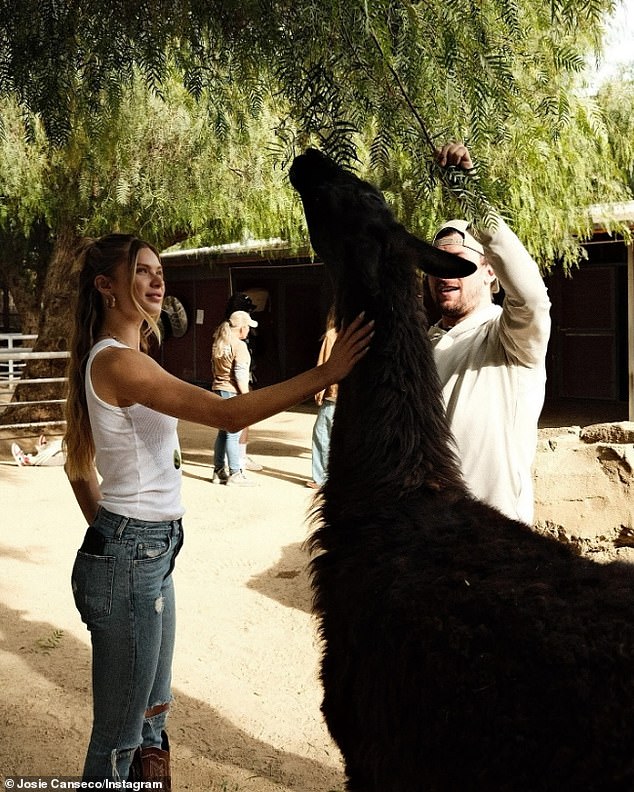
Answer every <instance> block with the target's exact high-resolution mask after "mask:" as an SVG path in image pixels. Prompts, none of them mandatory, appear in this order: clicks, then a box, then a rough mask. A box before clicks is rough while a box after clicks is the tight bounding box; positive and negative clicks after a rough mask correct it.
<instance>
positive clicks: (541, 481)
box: [0, 405, 634, 792]
mask: <svg viewBox="0 0 634 792" xmlns="http://www.w3.org/2000/svg"><path fill="white" fill-rule="evenodd" d="M582 406H584V405H582ZM585 408H586V406H584V409H585ZM601 417H602V418H604V419H607V418H608V417H609V418H611V420H618V419H619V418H622V417H623V416H622V415H619V414H613V415H610V416H608V415H606V416H601ZM592 418H593V419H594V421H596V420H598V419H599V414H598V413H596V414H593V415H592V416H590V415H588V416H586V415H585V414H582V413H579V414H578V415H577V414H574V415H573V414H570V413H568V414H567V415H565V416H562V415H560V414H558V413H557V411H554V412H553V411H552V410H551V412H550V413H549V414H546V413H545V414H544V415H543V416H542V425H543V426H544V425H545V426H566V425H570V424H571V423H578V424H581V425H584V424H586V423H591V422H593V420H592ZM313 422H314V411H313V410H311V408H309V407H302V408H299V409H297V410H295V411H291V412H287V413H283V414H282V415H280V416H277V417H275V418H272V419H270V420H268V421H264V422H262V423H261V424H258V425H257V426H256V427H253V428H252V430H251V441H250V444H249V453H250V455H251V456H253V457H254V458H255V459H256V460H257V461H259V462H260V463H261V464H262V465H264V470H263V471H262V472H260V473H252V474H250V476H251V478H252V479H253V480H254V481H255V482H257V485H258V486H256V487H253V488H250V489H246V488H245V489H243V488H227V487H221V486H214V485H211V484H210V478H211V467H210V463H211V458H212V454H211V449H212V447H213V441H214V438H215V432H214V431H213V430H210V429H203V428H200V427H196V426H194V425H191V424H181V427H180V435H181V443H182V447H183V456H184V460H185V464H184V480H183V497H184V502H185V505H186V507H187V513H186V515H185V545H184V548H183V552H182V553H181V554H180V556H179V559H178V563H177V567H176V571H175V573H174V576H175V583H176V593H177V608H178V634H177V647H176V657H175V663H174V695H175V703H174V706H173V710H172V714H171V716H170V721H169V724H168V725H169V733H170V738H171V744H172V757H173V779H174V790H175V792H180V791H181V790H195V791H198V790H200V792H274V790H277V792H290V790H298V791H299V792H332V791H334V790H342V789H343V774H342V767H341V759H340V756H339V753H338V751H337V749H336V747H335V746H334V745H333V743H332V742H331V740H330V738H329V735H328V733H327V730H326V727H325V725H324V723H323V721H322V718H321V715H320V711H319V705H320V700H321V691H320V686H319V681H318V660H319V644H318V639H317V636H316V630H315V623H314V621H313V620H312V618H311V616H310V613H309V610H310V594H309V586H308V577H307V573H306V564H307V556H306V554H305V552H304V550H303V549H302V544H303V542H304V540H305V539H306V537H307V535H308V533H309V530H310V527H309V512H310V509H311V504H312V501H313V491H312V490H310V489H307V488H306V487H305V481H306V480H307V479H308V478H309V477H310V437H311V432H312V426H313ZM556 434H557V432H556V431H555V435H556ZM21 442H22V443H23V445H24V447H25V449H26V450H29V448H30V446H33V445H34V442H35V438H30V439H23V440H22V441H21ZM9 446H10V442H9V438H7V437H6V436H5V437H0V492H1V494H2V519H1V522H0V779H4V778H5V777H11V776H13V777H15V776H29V777H42V778H51V777H54V776H71V777H77V776H79V774H80V772H81V767H82V762H83V757H84V752H85V748H86V743H87V739H88V735H89V731H90V722H91V697H90V643H89V636H88V633H87V631H86V630H85V628H84V626H83V624H82V622H81V621H80V618H79V615H78V614H77V611H76V610H75V606H74V603H73V600H72V595H71V590H70V573H71V568H72V564H73V561H74V557H75V552H76V549H77V547H78V546H79V544H80V543H81V539H82V537H83V532H84V528H85V526H84V523H83V519H82V516H81V513H80V512H79V509H78V507H77V505H76V504H75V502H74V500H73V496H72V493H71V490H70V487H69V485H68V483H67V481H66V478H65V476H64V473H63V470H62V469H61V468H59V467H55V468H19V467H17V466H16V465H15V464H14V463H13V460H12V459H11V455H10V452H9ZM555 448H556V449H557V452H558V453H560V452H561V453H564V452H566V453H568V456H566V457H565V460H566V462H565V463H563V467H565V468H566V470H565V472H566V473H567V475H568V479H570V481H568V479H566V481H567V482H568V483H567V484H565V485H564V486H562V481H563V480H562V479H561V476H560V473H558V466H559V467H561V466H562V463H560V462H558V461H557V460H558V459H559V457H557V458H556V459H555V457H554V456H553V454H552V453H551V452H552V450H553V449H555ZM566 448H567V447H566V443H565V442H562V441H561V440H558V441H557V442H556V443H554V442H553V441H552V440H551V441H548V444H547V446H546V458H545V461H542V463H541V464H542V467H541V474H542V475H541V478H540V477H539V476H538V487H537V493H536V494H537V495H538V496H540V497H541V499H542V506H541V508H542V509H543V510H545V511H546V512H547V513H550V511H552V509H553V506H552V504H553V503H558V501H559V500H562V499H563V497H564V494H565V493H564V490H565V489H566V486H568V488H569V489H572V492H573V497H572V503H571V508H572V509H573V510H574V509H576V510H577V511H579V510H580V509H581V506H580V505H579V503H577V501H578V497H577V495H576V494H575V493H577V491H578V490H579V488H580V487H581V489H584V488H590V489H591V486H590V485H591V482H590V479H589V478H588V476H587V475H586V470H587V468H586V467H585V466H586V465H587V464H591V465H592V466H596V462H595V460H594V459H593V458H591V459H590V461H589V463H588V461H587V460H585V456H584V457H583V461H582V463H580V467H579V470H577V469H576V468H575V467H574V466H575V464H576V463H575V458H576V457H578V456H582V455H581V454H579V453H578V449H576V447H575V448H571V449H570V450H569V452H568V451H566ZM562 449H563V451H562ZM573 452H574V453H573ZM551 456H552V459H551V458H550V457H551ZM553 460H554V461H553ZM553 466H554V468H555V470H554V473H553V472H549V471H550V468H552V467H553ZM571 466H572V467H571ZM569 468H570V469H569ZM571 477H572V478H571ZM579 482H582V483H581V484H580V483H579ZM600 486H601V487H604V485H603V484H602V483H600ZM619 486H621V485H619ZM626 489H627V488H626ZM619 491H620V490H619ZM627 492H629V490H627ZM595 494H596V493H594V491H590V490H589V492H588V501H589V503H594V502H595V501H596V503H598V504H599V506H596V505H595V506H593V507H592V508H594V509H595V512H596V509H597V508H600V510H601V512H602V513H603V512H605V513H606V514H607V513H608V512H609V510H608V509H607V505H606V504H608V505H609V502H610V501H611V500H613V494H612V490H610V489H609V488H608V489H607V490H606V492H605V493H604V492H603V490H601V491H600V492H599V493H598V494H599V495H601V497H594V495H595ZM626 494H627V493H626ZM537 508H538V511H539V508H540V501H539V498H538V501H537ZM584 508H585V506H584ZM588 508H590V507H589V506H588ZM612 538H613V537H611V536H608V537H607V538H605V537H603V536H600V537H599V539H600V542H599V544H598V546H594V545H596V544H597V543H596V541H594V540H596V537H593V542H594V545H593V547H592V550H593V552H594V557H595V558H597V560H600V559H601V557H602V556H605V560H610V559H611V557H612V556H613V554H614V553H613V542H612ZM604 546H605V547H607V548H608V552H603V550H604ZM630 552H634V551H630Z"/></svg>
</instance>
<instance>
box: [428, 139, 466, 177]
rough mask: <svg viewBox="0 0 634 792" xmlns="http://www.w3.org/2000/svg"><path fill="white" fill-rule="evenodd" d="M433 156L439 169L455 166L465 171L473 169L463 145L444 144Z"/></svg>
mask: <svg viewBox="0 0 634 792" xmlns="http://www.w3.org/2000/svg"><path fill="white" fill-rule="evenodd" d="M435 156H436V161H437V162H438V164H439V165H440V167H441V168H445V167H447V166H448V165H455V166H456V167H458V168H462V170H465V171H468V170H472V169H473V162H472V161H471V155H470V154H469V150H468V149H467V147H466V146H465V145H464V144H463V143H445V145H444V146H443V147H442V148H439V149H436V154H435Z"/></svg>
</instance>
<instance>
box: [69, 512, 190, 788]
mask: <svg viewBox="0 0 634 792" xmlns="http://www.w3.org/2000/svg"><path fill="white" fill-rule="evenodd" d="M182 544H183V530H182V526H181V521H180V520H173V521H170V522H145V521H144V520H136V519H131V518H128V517H121V516H120V515H118V514H112V513H111V512H109V511H106V510H105V509H102V508H100V509H99V511H98V513H97V517H96V518H95V520H94V522H93V524H92V525H91V526H90V527H89V528H88V530H87V531H86V536H85V538H84V543H83V544H82V546H81V548H80V549H79V551H78V553H77V557H76V559H75V564H74V566H73V572H72V584H73V596H74V597H75V604H76V606H77V609H78V610H79V613H80V615H81V618H82V621H83V622H85V624H86V625H87V627H88V629H89V630H90V635H91V641H92V692H93V727H92V734H91V737H90V744H89V746H88V754H87V756H86V761H85V764H84V778H85V779H93V780H94V779H112V780H126V779H127V778H128V773H129V770H130V763H131V761H132V756H133V754H134V751H135V750H136V749H137V748H138V747H139V746H143V747H150V746H155V747H159V748H160V747H161V731H162V730H163V728H164V726H165V720H166V718H167V707H165V706H163V707H161V706H159V705H168V704H169V702H170V701H171V698H172V690H171V683H172V656H173V654H174V634H175V626H176V624H175V607H174V586H173V582H172V570H173V569H174V562H175V559H176V556H177V555H178V552H179V551H180V549H181V546H182ZM151 708H156V709H157V710H162V711H161V712H159V713H158V714H154V715H152V713H148V717H146V710H150V709H151Z"/></svg>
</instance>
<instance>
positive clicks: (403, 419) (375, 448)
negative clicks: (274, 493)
mask: <svg viewBox="0 0 634 792" xmlns="http://www.w3.org/2000/svg"><path fill="white" fill-rule="evenodd" d="M403 304H404V302H403V297H402V296H401V297H400V299H399V304H398V309H397V308H396V307H395V308H392V307H391V306H390V305H389V304H388V307H387V308H381V309H380V310H377V312H376V325H375V336H374V338H373V340H372V344H371V347H370V351H369V352H368V354H367V355H366V357H365V358H364V359H363V361H362V362H361V363H359V364H358V365H357V366H356V367H355V369H354V370H353V372H352V373H351V374H350V375H349V376H348V377H347V378H346V380H344V382H342V383H341V384H340V387H339V395H338V398H337V409H336V413H335V424H334V428H333V434H332V438H331V448H330V462H329V479H330V480H331V481H333V482H335V481H338V482H340V483H342V484H343V485H344V486H346V487H350V488H353V489H354V488H355V487H357V486H358V488H359V491H364V492H366V493H368V496H369V497H370V498H371V497H372V494H373V493H374V492H378V491H381V490H383V489H384V488H386V487H387V488H390V489H391V490H392V492H393V493H394V495H395V497H398V496H399V495H401V494H403V493H404V492H406V491H407V490H412V489H418V488H419V487H421V486H423V487H429V488H430V489H434V490H435V489H446V488H447V487H454V488H455V487H461V486H462V482H461V478H460V474H459V472H458V465H457V462H456V460H455V457H454V452H453V450H452V448H451V445H450V434H449V427H448V423H447V420H446V417H445V411H444V406H443V403H442V398H441V389H440V383H439V381H438V376H437V373H436V367H435V363H434V360H433V353H432V349H431V345H430V343H429V340H428V338H427V334H426V330H425V328H424V326H423V321H422V314H421V313H416V314H412V312H411V311H410V312H409V313H406V312H404V311H403ZM408 304H409V305H410V306H412V305H414V304H415V298H411V299H410V301H409V303H408Z"/></svg>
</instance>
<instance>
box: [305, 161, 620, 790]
mask: <svg viewBox="0 0 634 792" xmlns="http://www.w3.org/2000/svg"><path fill="white" fill-rule="evenodd" d="M291 181H292V183H293V185H294V186H295V187H296V189H297V190H298V192H299V193H300V195H301V198H302V201H303V204H304V208H305V212H306V217H307V221H308V228H309V231H310V235H311V241H312V243H313V246H314V248H315V250H316V251H317V253H318V254H319V255H320V256H321V257H322V258H323V260H324V262H325V264H326V266H327V268H328V270H329V271H330V272H331V274H332V276H333V279H334V283H335V290H336V304H337V310H338V314H339V317H340V318H342V319H345V320H350V319H351V318H352V317H353V316H355V315H356V314H357V313H358V312H359V311H360V310H362V309H364V310H366V312H367V315H368V316H371V317H373V318H374V319H375V320H376V327H375V336H374V338H373V340H372V345H371V349H370V352H369V353H368V354H367V355H366V357H365V358H364V359H363V360H362V362H361V363H360V364H359V365H357V367H356V368H355V369H354V371H353V372H352V374H351V375H350V376H349V377H348V378H347V379H346V380H345V381H344V382H342V383H341V384H340V389H339V395H338V400H337V411H336V416H335V423H334V428H333V433H332V438H331V448H330V463H329V477H328V481H327V483H326V485H325V487H324V489H323V496H322V501H321V505H320V508H319V515H318V516H319V524H318V527H317V529H316V531H315V533H314V534H313V537H312V547H313V549H314V550H315V551H317V554H316V556H315V559H314V561H313V564H312V582H313V588H314V604H315V611H316V614H317V616H318V618H319V622H320V630H321V635H322V638H323V660H322V668H321V675H322V682H323V687H324V700H323V707H322V709H323V713H324V716H325V719H326V722H327V725H328V728H329V730H330V732H331V734H332V736H333V738H334V740H335V741H336V743H337V744H338V746H339V748H340V750H341V752H342V755H343V757H344V761H345V767H346V773H347V777H348V782H347V788H348V789H349V790H351V791H353V792H418V791H419V790H420V792H423V791H424V792H458V790H459V791H460V792H477V791H478V790H486V792H546V790H548V791H549V792H555V791H557V792H562V790H563V791H564V792H606V790H623V792H625V790H627V791H628V792H631V790H633V789H634V570H633V568H632V567H630V566H629V565H626V564H611V565H599V564H596V563H593V562H592V561H590V560H587V559H584V558H581V557H579V556H576V555H575V554H574V553H573V552H572V551H571V550H569V549H568V548H567V547H566V546H564V545H562V544H560V543H558V542H556V541H555V540H552V539H548V538H546V537H543V536H540V535H538V534H537V533H535V532H534V531H532V530H531V529H530V528H529V527H528V526H526V525H523V524H521V523H518V522H514V521H512V520H510V519H508V518H506V517H504V516H502V515H501V514H500V513H499V512H497V511H496V510H494V509H492V508H489V507H488V506H486V505H485V504H482V503H480V502H478V501H476V500H474V499H473V498H472V497H470V496H469V494H468V493H467V491H466V489H465V486H464V484H463V482H462V480H461V477H460V474H459V470H458V465H457V463H456V460H455V458H454V456H453V453H452V450H451V445H450V440H449V438H450V434H449V429H448V426H447V423H446V420H445V417H444V412H443V408H442V402H441V392H440V386H439V383H438V380H437V376H436V374H435V366H434V362H433V356H432V350H431V347H430V344H429V342H428V339H427V335H426V328H425V321H424V315H423V312H422V306H421V300H420V298H419V291H420V288H419V283H418V279H417V276H416V269H417V268H418V267H420V268H422V269H425V270H430V269H431V270H433V271H434V272H441V271H442V269H443V267H445V266H451V262H450V261H448V260H447V259H441V258H439V257H438V251H435V250H434V249H433V248H430V247H429V246H428V245H425V243H422V242H421V241H420V240H417V239H416V238H415V237H413V236H411V235H410V234H408V233H407V232H406V231H405V229H404V228H403V227H402V226H400V225H398V224H397V223H396V222H395V220H394V218H393V216H392V214H391V213H390V211H389V210H388V208H387V206H386V204H385V202H384V201H383V199H382V196H381V194H380V193H379V192H378V191H377V190H375V189H374V188H373V187H372V186H370V185H369V184H367V183H365V182H362V181H360V180H359V179H358V178H356V177H355V176H354V175H352V174H351V173H349V172H347V171H345V170H343V169H342V168H339V167H338V166H336V165H335V164H334V163H333V162H332V161H331V160H329V159H327V158H326V157H324V156H323V155H321V154H319V152H316V151H314V150H309V151H308V152H307V153H306V154H305V155H302V156H300V157H298V158H297V159H296V160H295V162H294V164H293V167H292V169H291ZM478 409H486V405H479V406H478V408H477V409H476V407H475V406H474V413H473V420H474V421H477V420H478Z"/></svg>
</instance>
